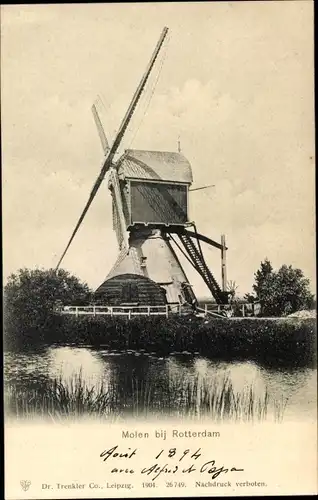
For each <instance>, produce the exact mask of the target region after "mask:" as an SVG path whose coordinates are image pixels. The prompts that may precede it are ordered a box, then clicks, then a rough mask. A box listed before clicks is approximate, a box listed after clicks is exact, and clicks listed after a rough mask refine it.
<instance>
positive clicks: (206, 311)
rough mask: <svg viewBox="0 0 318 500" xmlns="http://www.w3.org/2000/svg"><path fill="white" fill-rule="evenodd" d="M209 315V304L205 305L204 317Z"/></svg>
mask: <svg viewBox="0 0 318 500" xmlns="http://www.w3.org/2000/svg"><path fill="white" fill-rule="evenodd" d="M207 315H208V304H204V316H207Z"/></svg>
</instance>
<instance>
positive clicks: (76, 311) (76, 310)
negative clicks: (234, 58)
mask: <svg viewBox="0 0 318 500" xmlns="http://www.w3.org/2000/svg"><path fill="white" fill-rule="evenodd" d="M75 314H76V317H77V316H78V307H77V306H76V307H75Z"/></svg>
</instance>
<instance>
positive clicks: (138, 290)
mask: <svg viewBox="0 0 318 500" xmlns="http://www.w3.org/2000/svg"><path fill="white" fill-rule="evenodd" d="M167 32H168V29H167V28H164V30H163V32H162V34H161V37H160V39H159V41H158V43H157V46H156V48H155V51H154V53H153V55H152V57H151V60H150V62H149V64H148V67H147V69H146V72H145V74H144V76H143V78H142V80H141V82H140V84H139V86H138V88H137V90H136V92H135V94H134V96H133V99H132V102H131V104H130V106H129V108H128V110H127V113H126V115H125V117H124V119H123V121H122V123H121V126H120V128H119V131H118V133H117V135H116V137H115V140H114V142H113V144H112V146H109V144H108V141H107V138H106V135H105V132H104V129H103V127H102V123H101V120H100V118H99V115H98V111H97V108H96V106H95V105H94V106H93V108H92V110H93V114H94V118H95V122H96V125H97V129H98V133H99V136H100V139H101V143H102V146H103V150H104V154H105V158H104V161H103V166H102V169H101V172H100V174H99V176H98V178H97V180H96V182H95V184H94V186H93V189H92V191H91V194H90V197H89V200H88V202H87V204H86V206H85V208H84V211H83V213H82V214H81V217H80V219H79V221H78V223H77V225H76V227H75V229H74V231H73V234H72V236H71V239H70V241H69V243H68V245H67V247H66V249H65V251H64V253H63V255H62V257H61V259H60V261H59V263H58V266H57V268H58V267H59V265H60V263H61V261H62V259H63V257H64V255H65V253H66V251H67V250H68V248H69V246H70V244H71V242H72V240H73V238H74V236H75V234H76V232H77V230H78V228H79V227H80V225H81V223H82V221H83V218H84V216H85V214H86V212H87V210H88V208H89V207H90V204H91V203H92V201H93V199H94V197H95V195H96V193H97V191H98V189H99V187H100V185H101V183H102V181H103V179H104V177H105V175H106V173H107V172H108V187H109V190H110V192H111V196H112V211H113V229H114V231H115V232H116V236H117V241H118V248H119V254H118V258H117V260H116V262H115V264H114V266H113V267H112V269H111V271H110V272H109V274H108V276H107V277H106V279H105V281H104V282H103V283H102V284H101V286H100V287H99V288H98V289H97V290H96V294H95V295H96V297H97V298H99V299H100V300H101V301H102V302H103V303H105V304H108V305H123V304H136V305H137V304H138V305H163V304H167V303H168V304H180V303H181V304H183V303H192V304H194V303H195V302H196V297H195V294H194V292H193V289H192V287H191V285H190V283H189V280H188V278H187V276H186V273H185V271H184V269H183V267H182V265H181V263H180V261H179V259H178V256H177V254H176V252H175V250H174V248H173V245H174V246H175V247H178V248H179V250H180V251H181V252H182V253H183V254H184V256H185V257H186V258H187V259H188V261H189V262H190V263H191V264H192V266H193V267H194V268H195V270H196V271H197V272H198V273H199V274H200V275H201V277H202V279H203V280H204V282H205V283H206V285H207V287H208V288H209V290H210V292H211V294H212V296H213V297H214V298H215V300H216V301H217V302H218V303H227V297H228V295H227V292H226V272H225V250H226V247H225V241H224V239H223V240H222V241H221V243H217V242H215V241H213V240H211V239H210V238H207V237H206V236H203V235H201V234H199V233H198V232H197V231H196V227H195V225H194V224H193V223H191V222H190V221H189V213H188V205H189V203H188V201H189V189H190V186H191V184H192V180H193V178H192V170H191V166H190V163H189V162H188V160H187V159H186V158H185V157H184V156H183V154H181V152H180V151H179V152H162V151H145V150H133V149H129V150H125V152H124V153H123V155H122V156H121V157H120V158H119V159H118V160H117V161H115V160H114V156H115V154H116V152H117V150H118V148H119V146H120V144H121V142H122V140H123V137H124V134H125V131H126V129H127V126H128V124H129V122H130V120H131V118H132V116H133V113H134V111H135V108H136V106H137V103H138V101H139V99H140V96H141V94H142V92H143V90H144V88H145V85H146V83H147V80H148V78H149V75H150V73H151V70H152V68H153V66H154V63H155V61H156V59H157V57H158V54H159V52H160V50H161V47H162V44H163V42H164V40H165V37H166V35H167ZM191 226H193V229H194V230H192V231H191V230H189V227H191ZM200 241H204V242H206V243H208V244H210V245H212V246H214V247H216V248H218V249H219V250H221V257H222V289H221V288H220V286H219V285H218V283H217V282H216V280H215V278H214V276H213V274H212V273H211V271H210V270H209V268H208V267H207V265H206V263H205V260H204V257H203V253H202V250H201V246H200ZM172 243H173V245H172Z"/></svg>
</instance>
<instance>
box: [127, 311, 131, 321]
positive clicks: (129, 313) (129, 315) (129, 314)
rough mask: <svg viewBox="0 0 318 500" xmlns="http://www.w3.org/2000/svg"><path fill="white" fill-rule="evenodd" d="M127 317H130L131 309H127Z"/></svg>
mask: <svg viewBox="0 0 318 500" xmlns="http://www.w3.org/2000/svg"><path fill="white" fill-rule="evenodd" d="M128 319H131V309H129V310H128Z"/></svg>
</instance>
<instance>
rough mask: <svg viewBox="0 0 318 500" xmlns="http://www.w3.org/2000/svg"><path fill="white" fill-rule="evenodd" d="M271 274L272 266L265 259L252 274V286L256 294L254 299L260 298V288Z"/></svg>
mask: <svg viewBox="0 0 318 500" xmlns="http://www.w3.org/2000/svg"><path fill="white" fill-rule="evenodd" d="M272 274H273V266H272V264H271V263H270V261H269V260H268V258H267V257H265V260H264V262H261V267H260V269H259V270H258V271H256V273H255V274H254V279H255V283H254V285H253V290H254V292H255V294H256V297H260V293H262V288H263V285H264V283H266V281H267V280H268V279H269V277H270V276H271V275H272Z"/></svg>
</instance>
